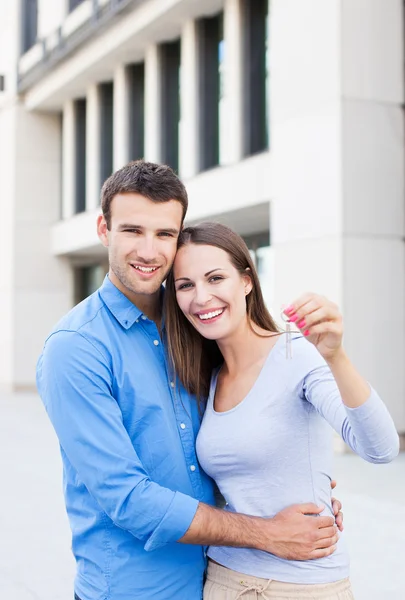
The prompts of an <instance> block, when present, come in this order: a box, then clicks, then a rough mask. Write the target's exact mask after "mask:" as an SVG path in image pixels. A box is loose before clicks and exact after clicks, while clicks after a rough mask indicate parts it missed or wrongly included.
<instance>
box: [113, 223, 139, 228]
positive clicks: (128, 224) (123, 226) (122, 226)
mask: <svg viewBox="0 0 405 600" xmlns="http://www.w3.org/2000/svg"><path fill="white" fill-rule="evenodd" d="M118 229H143V227H142V225H134V223H122V224H121V225H118Z"/></svg>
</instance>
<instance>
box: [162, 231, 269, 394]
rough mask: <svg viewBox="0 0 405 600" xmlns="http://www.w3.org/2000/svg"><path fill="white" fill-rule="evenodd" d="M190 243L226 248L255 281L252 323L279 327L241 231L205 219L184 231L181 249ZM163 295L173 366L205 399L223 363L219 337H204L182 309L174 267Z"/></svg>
mask: <svg viewBox="0 0 405 600" xmlns="http://www.w3.org/2000/svg"><path fill="white" fill-rule="evenodd" d="M189 244H196V245H199V244H200V245H204V246H214V247H216V248H220V249H221V250H224V251H225V252H226V253H227V254H228V256H229V258H230V261H231V263H232V264H233V266H234V267H235V269H236V270H237V271H238V272H239V273H240V274H241V275H248V276H249V277H250V279H251V281H252V285H253V287H252V290H251V292H250V293H249V294H248V296H247V297H246V312H247V316H248V321H249V324H250V325H251V324H252V323H254V324H255V325H257V326H258V327H260V328H261V329H264V330H265V331H269V332H278V331H279V330H278V328H277V325H276V324H275V322H274V321H273V319H272V317H271V316H270V313H269V311H268V310H267V308H266V305H265V303H264V300H263V294H262V290H261V287H260V282H259V277H258V275H257V271H256V268H255V266H254V263H253V260H252V258H251V256H250V253H249V250H248V247H247V246H246V244H245V242H244V241H243V239H242V238H241V237H240V235H238V234H237V233H235V232H234V231H232V229H230V228H229V227H226V226H225V225H221V224H219V223H202V224H201V225H197V226H196V227H187V228H186V229H183V231H182V232H181V234H180V236H179V240H178V249H180V248H182V247H183V246H187V245H189ZM164 297H165V301H164V322H165V328H166V332H167V342H168V344H167V346H168V354H169V361H170V363H171V368H172V369H173V371H174V373H175V374H176V375H177V376H178V378H179V379H180V381H181V383H182V384H183V386H184V387H185V388H186V390H187V391H188V392H189V393H191V394H195V395H196V396H197V398H198V400H199V401H201V402H204V401H205V400H206V398H207V396H208V393H209V386H210V380H211V373H212V369H213V368H215V367H217V366H218V365H220V364H221V363H222V360H223V358H222V354H221V352H220V350H219V348H218V345H217V343H216V341H215V340H208V339H206V338H204V337H203V336H202V335H201V334H200V333H199V332H198V331H197V330H196V329H195V328H194V327H193V326H192V324H191V323H190V322H189V321H188V319H187V318H186V317H185V316H184V314H183V313H182V311H181V310H180V308H179V305H178V304H177V300H176V288H175V284H174V274H173V268H172V269H171V271H170V273H169V276H168V278H167V282H166V293H165V295H164Z"/></svg>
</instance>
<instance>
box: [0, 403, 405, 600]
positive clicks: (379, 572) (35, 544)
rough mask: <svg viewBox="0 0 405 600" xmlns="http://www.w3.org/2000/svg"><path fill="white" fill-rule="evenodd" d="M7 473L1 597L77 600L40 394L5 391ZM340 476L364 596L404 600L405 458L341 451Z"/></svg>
mask: <svg viewBox="0 0 405 600" xmlns="http://www.w3.org/2000/svg"><path fill="white" fill-rule="evenodd" d="M0 473H1V493H0V597H1V598H2V599H4V600H72V580H73V571H74V567H73V561H72V558H71V555H70V550H69V546H70V536H69V528H68V523H67V519H66V515H65V512H64V505H63V499H62V484H61V477H60V460H59V451H58V446H57V443H56V439H55V437H54V434H53V431H52V429H51V427H50V425H49V424H48V421H47V418H46V415H45V414H44V411H43V409H42V406H41V404H40V402H39V400H38V399H37V398H36V397H35V396H27V395H25V396H24V395H18V396H13V397H11V396H4V395H3V396H0ZM335 474H336V478H337V480H338V484H339V485H338V492H337V495H338V497H339V498H340V499H341V500H342V501H343V503H344V513H345V524H346V535H347V538H348V542H349V547H350V550H351V556H352V581H353V586H354V590H355V596H356V600H404V599H405V550H404V545H405V455H402V456H401V457H400V458H399V459H398V460H397V461H395V462H394V463H393V464H390V465H383V466H376V465H369V464H367V463H365V462H363V461H361V460H360V459H358V458H357V457H355V456H352V455H344V456H338V457H337V459H336V473H335ZM145 600H148V599H145ZM168 600H169V599H168Z"/></svg>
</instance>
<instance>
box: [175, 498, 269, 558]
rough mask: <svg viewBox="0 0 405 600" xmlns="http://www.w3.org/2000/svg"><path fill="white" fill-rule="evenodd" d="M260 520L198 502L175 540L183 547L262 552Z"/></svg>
mask: <svg viewBox="0 0 405 600" xmlns="http://www.w3.org/2000/svg"><path fill="white" fill-rule="evenodd" d="M262 521H263V519H260V518H259V517H250V516H247V515H241V514H238V513H231V512H227V511H225V510H222V509H220V508H214V507H212V506H208V504H203V503H201V502H200V504H199V505H198V508H197V512H196V515H195V517H194V519H193V521H192V523H191V525H190V527H189V529H188V531H187V532H186V534H185V535H184V536H183V537H182V538H181V539H180V540H179V541H180V542H181V543H183V544H201V545H202V546H207V545H210V546H233V547H236V548H256V549H260V550H264V549H265V548H264V547H263V535H262V534H261V533H260V524H261V523H262Z"/></svg>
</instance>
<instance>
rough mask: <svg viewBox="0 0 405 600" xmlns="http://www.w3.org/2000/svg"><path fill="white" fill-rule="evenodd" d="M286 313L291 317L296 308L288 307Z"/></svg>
mask: <svg viewBox="0 0 405 600" xmlns="http://www.w3.org/2000/svg"><path fill="white" fill-rule="evenodd" d="M284 312H285V314H286V315H291V314H292V313H293V312H294V307H293V306H291V305H290V306H287V308H285V309H284Z"/></svg>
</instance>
